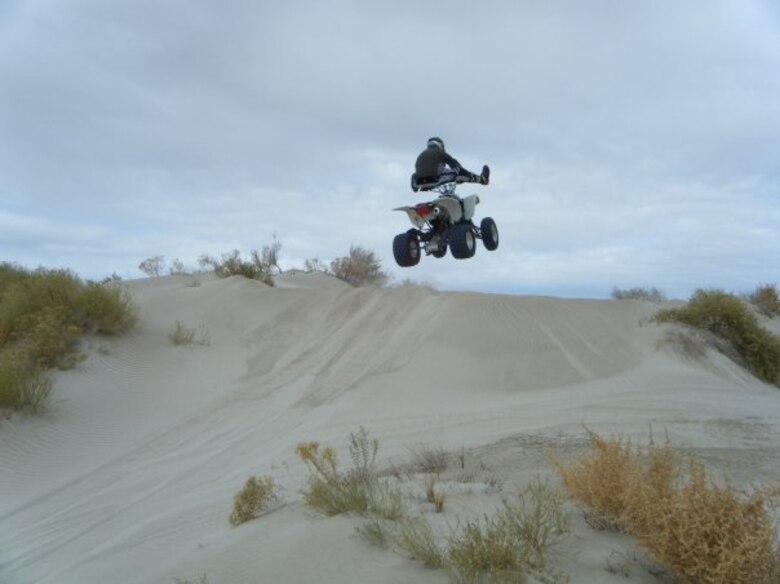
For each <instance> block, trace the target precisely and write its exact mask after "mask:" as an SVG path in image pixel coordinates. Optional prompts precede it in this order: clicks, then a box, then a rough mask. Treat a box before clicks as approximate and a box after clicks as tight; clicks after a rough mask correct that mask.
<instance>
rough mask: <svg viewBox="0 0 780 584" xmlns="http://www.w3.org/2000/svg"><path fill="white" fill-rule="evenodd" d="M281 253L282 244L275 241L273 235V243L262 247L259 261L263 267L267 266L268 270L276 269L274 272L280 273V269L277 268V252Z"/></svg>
mask: <svg viewBox="0 0 780 584" xmlns="http://www.w3.org/2000/svg"><path fill="white" fill-rule="evenodd" d="M281 251H282V242H281V241H279V240H278V239H276V233H274V235H273V241H272V242H271V243H270V244H268V245H264V246H263V249H262V251H261V252H260V259H261V261H262V262H263V265H265V266H268V269H269V270H270V269H271V268H276V271H277V272H279V273H280V274H281V273H282V268H281V267H280V266H279V252H281Z"/></svg>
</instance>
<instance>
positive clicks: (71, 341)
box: [0, 263, 137, 411]
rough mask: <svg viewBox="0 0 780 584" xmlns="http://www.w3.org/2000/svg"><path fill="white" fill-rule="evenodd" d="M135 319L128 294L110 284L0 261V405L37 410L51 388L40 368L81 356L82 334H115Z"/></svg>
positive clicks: (66, 363) (64, 363)
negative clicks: (78, 348)
mask: <svg viewBox="0 0 780 584" xmlns="http://www.w3.org/2000/svg"><path fill="white" fill-rule="evenodd" d="M136 319H137V316H136V310H135V307H134V306H133V303H132V301H131V300H130V298H129V296H128V295H127V293H126V292H125V291H123V290H122V289H121V288H119V287H117V286H116V285H115V284H113V283H108V284H105V285H104V284H98V283H96V282H86V283H85V282H82V280H81V279H80V278H78V276H76V275H75V274H74V273H73V272H71V271H69V270H47V269H44V268H39V269H38V270H35V271H29V270H25V269H23V268H20V267H18V266H15V265H12V264H8V263H2V264H0V407H4V408H11V409H31V410H35V411H38V410H40V408H41V407H42V406H43V404H44V403H45V401H46V397H48V394H49V389H50V381H47V380H46V377H45V375H43V372H45V371H46V370H47V369H49V368H52V367H58V368H60V369H68V368H71V367H73V366H74V365H75V364H76V363H78V362H79V361H80V360H81V359H83V358H84V357H83V355H81V354H80V353H78V352H77V350H76V347H77V342H78V339H79V338H80V337H81V336H82V335H84V334H86V333H94V334H105V335H115V334H120V333H122V332H125V331H127V330H129V329H131V328H132V327H133V326H134V325H135V322H136ZM47 388H48V389H47Z"/></svg>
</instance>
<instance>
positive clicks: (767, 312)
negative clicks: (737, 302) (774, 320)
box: [748, 284, 780, 318]
mask: <svg viewBox="0 0 780 584" xmlns="http://www.w3.org/2000/svg"><path fill="white" fill-rule="evenodd" d="M748 300H749V301H750V302H751V303H752V304H753V306H755V307H756V308H757V309H758V311H759V312H760V313H761V314H763V315H764V316H768V317H770V318H771V317H774V316H780V293H778V292H777V286H776V285H775V284H761V285H759V286H758V287H757V288H756V289H755V290H754V291H753V292H752V293H751V294H748Z"/></svg>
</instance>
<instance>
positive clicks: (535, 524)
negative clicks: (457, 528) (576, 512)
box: [447, 478, 569, 582]
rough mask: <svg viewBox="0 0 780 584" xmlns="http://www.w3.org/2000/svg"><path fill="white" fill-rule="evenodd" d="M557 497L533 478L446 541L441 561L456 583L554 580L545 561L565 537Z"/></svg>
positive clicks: (565, 525)
mask: <svg viewBox="0 0 780 584" xmlns="http://www.w3.org/2000/svg"><path fill="white" fill-rule="evenodd" d="M563 504H564V499H563V496H562V495H561V494H559V493H556V492H555V491H553V490H552V489H550V488H549V486H548V485H547V483H545V482H543V481H542V480H541V479H538V478H537V479H536V480H534V481H533V482H531V483H530V484H529V485H527V486H526V487H525V488H524V489H523V490H521V491H520V492H519V493H518V494H517V497H516V498H515V499H505V500H504V501H503V503H502V507H501V509H499V511H498V512H497V513H496V514H495V515H494V516H492V517H489V516H485V517H483V519H482V521H468V522H467V523H466V524H465V525H464V527H463V529H462V530H461V532H460V533H459V534H456V535H454V536H453V537H452V538H450V541H449V547H448V554H447V559H448V563H449V565H450V569H451V570H452V571H454V573H455V574H456V575H457V577H458V578H459V581H462V582H479V581H481V578H483V577H485V576H486V577H487V578H488V579H489V580H490V581H491V582H516V581H522V578H523V577H525V576H526V575H529V574H535V575H545V576H546V577H547V579H548V580H550V579H552V580H556V579H558V578H559V575H558V574H556V573H555V572H553V571H552V570H551V569H550V567H549V564H548V561H549V559H550V556H551V555H552V554H554V553H555V550H556V548H557V547H558V545H559V544H560V543H561V542H562V541H563V539H564V538H565V537H566V535H567V534H568V533H569V518H568V515H567V514H566V512H565V510H564V508H563Z"/></svg>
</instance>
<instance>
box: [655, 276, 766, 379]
mask: <svg viewBox="0 0 780 584" xmlns="http://www.w3.org/2000/svg"><path fill="white" fill-rule="evenodd" d="M654 319H655V320H656V321H657V322H680V323H683V324H686V325H689V326H693V327H696V328H701V329H704V330H707V331H709V332H711V333H713V334H714V335H716V336H718V337H721V338H723V339H725V340H726V341H728V342H729V343H730V344H731V345H732V346H733V347H734V349H735V350H736V351H737V353H738V354H739V356H740V357H741V358H742V359H743V360H744V362H745V364H746V366H747V367H748V368H749V369H750V370H751V371H752V372H753V374H755V375H756V376H757V377H759V378H761V379H763V380H764V381H767V382H769V383H775V384H780V338H778V337H776V336H775V335H773V334H772V333H770V332H769V331H767V330H766V329H764V328H762V327H761V326H760V325H759V324H758V320H757V319H756V317H755V315H753V314H752V313H751V312H750V311H749V310H748V308H747V307H746V306H745V305H744V304H743V303H742V301H740V300H739V299H738V298H737V297H735V296H733V295H731V294H728V293H726V292H722V291H720V290H697V291H696V292H695V293H694V294H693V296H692V297H691V299H690V301H689V302H688V304H687V305H686V306H684V307H682V308H674V309H669V310H662V311H660V312H658V313H657V314H656V315H655V317H654Z"/></svg>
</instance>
